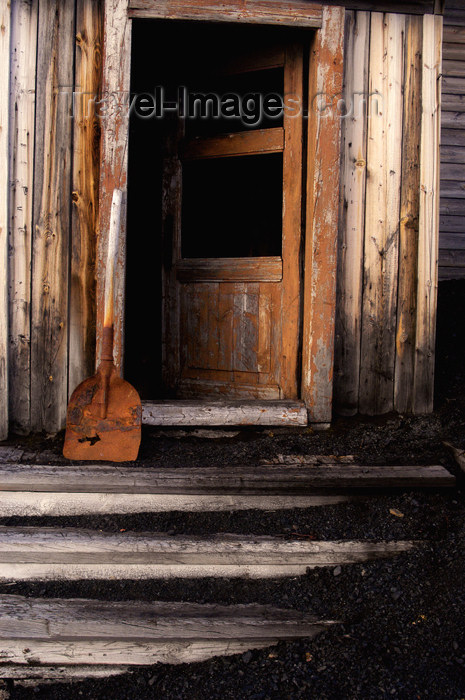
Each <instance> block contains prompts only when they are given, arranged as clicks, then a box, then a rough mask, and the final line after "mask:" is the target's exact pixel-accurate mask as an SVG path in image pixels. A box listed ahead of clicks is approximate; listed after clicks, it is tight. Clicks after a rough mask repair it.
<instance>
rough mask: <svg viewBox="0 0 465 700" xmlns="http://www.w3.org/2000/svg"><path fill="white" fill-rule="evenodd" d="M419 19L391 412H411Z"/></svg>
mask: <svg viewBox="0 0 465 700" xmlns="http://www.w3.org/2000/svg"><path fill="white" fill-rule="evenodd" d="M422 26H423V18H422V17H421V16H416V15H410V16H408V17H406V25H405V62H404V63H405V65H404V107H403V125H402V183H401V198H400V240H399V284H398V295H397V330H396V364H395V377H394V408H395V410H396V411H399V412H400V413H402V412H406V411H412V409H413V376H414V363H415V322H416V318H415V316H416V301H417V274H416V273H417V258H418V216H419V197H420V126H421V82H422V80H421V54H422Z"/></svg>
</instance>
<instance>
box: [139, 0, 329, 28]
mask: <svg viewBox="0 0 465 700" xmlns="http://www.w3.org/2000/svg"><path fill="white" fill-rule="evenodd" d="M321 14H322V6H321V5H319V4H313V3H312V4H309V3H307V2H302V0H292V2H286V3H283V2H279V0H226V1H223V2H221V4H218V3H217V2H211V1H208V0H130V1H129V16H130V17H133V18H158V19H175V20H201V21H213V22H242V23H252V24H278V25H279V26H286V25H290V26H293V27H311V28H315V27H319V26H320V25H321Z"/></svg>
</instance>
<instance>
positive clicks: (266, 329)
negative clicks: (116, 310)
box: [163, 45, 303, 399]
mask: <svg viewBox="0 0 465 700" xmlns="http://www.w3.org/2000/svg"><path fill="white" fill-rule="evenodd" d="M276 55H278V56H282V57H283V58H282V60H283V61H284V94H285V95H292V96H294V97H295V96H296V95H301V94H302V88H303V85H302V83H303V70H302V66H303V60H302V48H301V47H299V46H295V45H290V46H288V47H286V48H285V50H282V51H281V52H277V53H276ZM179 122H180V120H179V121H178V123H177V124H174V123H173V124H172V125H171V133H170V134H169V135H168V137H167V139H166V143H167V153H166V161H165V162H166V167H165V177H164V185H163V187H164V193H163V217H164V221H163V230H164V248H165V255H164V269H163V280H164V281H163V284H164V345H163V347H164V356H163V357H164V360H163V363H164V367H163V370H164V381H165V384H166V388H167V394H168V395H174V396H177V397H178V398H195V397H208V396H212V397H215V396H217V397H220V396H224V397H230V398H245V399H247V398H262V399H263V398H266V399H277V398H289V399H293V398H297V396H298V390H299V388H298V376H297V366H298V348H299V325H300V287H301V285H300V245H301V179H302V169H301V168H302V118H301V115H296V114H292V115H290V114H287V113H285V115H284V120H283V128H282V129H281V128H275V129H271V128H270V129H263V130H257V131H255V132H253V133H252V132H250V133H248V132H244V134H242V133H235V134H231V138H230V139H229V138H228V135H224V136H222V137H221V138H212V139H209V138H208V137H207V138H205V137H202V140H201V142H200V141H198V139H197V140H195V139H194V141H195V143H193V141H192V139H191V140H190V141H189V140H188V139H187V140H186V139H185V138H184V133H185V131H184V127H183V125H182V124H181V123H179ZM278 137H279V138H278ZM225 143H226V144H229V145H227V147H225V145H224V144H225ZM251 144H252V145H251ZM270 148H271V149H272V150H273V152H276V153H279V152H281V153H282V154H283V157H282V193H281V194H282V220H281V226H282V245H281V250H282V255H281V256H276V255H274V256H273V255H270V256H262V257H260V256H258V257H242V258H228V257H223V258H208V257H207V258H206V257H205V239H203V243H202V246H203V247H202V253H201V255H202V256H203V257H198V258H197V257H190V258H184V259H183V258H182V252H181V251H182V245H181V238H182V221H183V218H182V208H183V194H184V195H185V196H186V193H185V192H184V193H183V192H182V188H183V179H182V170H183V163H184V162H186V163H191V162H192V160H195V159H199V160H201V159H205V158H208V159H215V158H220V159H221V160H222V162H223V166H222V167H223V168H224V164H225V163H226V166H227V162H228V160H232V159H234V158H236V157H238V156H239V157H240V156H243V155H244V154H247V155H248V156H249V157H254V156H255V155H257V156H259V157H263V153H269V151H270ZM268 157H269V156H268ZM237 162H238V161H236V164H237ZM236 171H237V167H236ZM223 172H224V170H223ZM200 184H201V183H200ZM259 184H260V183H258V185H259ZM188 194H189V201H190V202H191V205H190V207H189V211H191V212H192V211H194V212H195V197H193V193H192V192H189V193H188ZM201 194H202V197H201V199H202V207H200V213H199V219H198V221H197V220H194V222H192V221H190V220H189V226H190V243H189V250H192V240H193V238H192V231H193V230H194V231H195V226H198V227H201V225H202V222H203V221H204V220H206V219H205V206H206V204H205V202H206V201H208V197H207V198H205V192H204V191H203V192H202V193H201ZM226 194H227V191H226ZM280 198H281V195H280ZM192 201H193V202H194V206H192ZM247 201H250V197H248V200H247ZM270 203H271V202H270ZM237 206H240V202H239V203H238V202H237V200H236V201H235V200H234V199H232V200H231V207H233V209H234V207H237ZM261 206H263V205H261ZM280 207H281V205H280ZM278 216H279V208H278ZM214 221H216V219H214ZM253 221H254V222H255V223H254V226H255V225H256V222H257V216H256V215H255V218H254V219H253ZM244 226H247V217H245V222H244ZM254 230H255V229H254V228H253V227H252V230H249V231H241V232H240V234H241V236H242V239H241V240H242V241H244V235H245V236H246V237H247V236H253V233H254ZM267 230H268V229H267ZM199 233H200V229H199ZM218 235H219V236H221V235H222V232H221V221H220V222H219V225H218ZM262 240H263V233H262ZM194 241H195V239H194ZM241 245H242V246H243V245H244V244H243V243H242V244H241ZM260 245H263V243H261V244H260ZM251 247H253V246H251ZM167 248H168V250H166V249H167ZM214 248H215V249H218V246H217V244H216V245H215V246H214ZM195 252H196V251H195V244H194V253H195ZM191 255H192V253H191Z"/></svg>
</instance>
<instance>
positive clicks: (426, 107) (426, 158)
mask: <svg viewBox="0 0 465 700" xmlns="http://www.w3.org/2000/svg"><path fill="white" fill-rule="evenodd" d="M441 38H442V17H441V16H439V15H434V16H429V15H425V17H424V18H423V52H422V60H423V73H422V117H421V147H420V213H419V242H418V291H417V304H416V308H417V319H416V355H415V369H414V411H415V413H427V412H430V411H432V410H433V391H434V358H435V342H436V305H437V282H438V267H437V259H438V237H439V163H440V151H439V142H440V128H441V127H440V124H441V110H440V96H441V80H440V72H441Z"/></svg>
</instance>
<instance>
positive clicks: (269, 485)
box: [0, 463, 455, 517]
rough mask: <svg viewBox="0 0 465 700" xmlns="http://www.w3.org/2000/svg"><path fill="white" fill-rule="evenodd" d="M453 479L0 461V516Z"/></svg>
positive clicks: (438, 469) (405, 473)
mask: <svg viewBox="0 0 465 700" xmlns="http://www.w3.org/2000/svg"><path fill="white" fill-rule="evenodd" d="M454 484H455V477H454V476H452V474H450V473H449V472H448V471H447V470H446V469H444V467H442V466H434V465H433V466H394V467H392V466H377V467H367V466H359V465H356V464H341V463H339V464H318V465H313V464H295V465H292V464H287V463H286V464H279V465H266V466H264V465H260V466H227V467H221V468H218V467H189V468H160V467H145V468H141V467H122V466H113V465H101V464H86V465H82V466H79V465H65V466H48V465H35V464H34V465H28V464H0V517H8V516H14V515H20V516H33V515H51V516H58V515H79V514H91V513H138V512H139V513H140V512H167V511H173V510H182V511H221V510H227V511H231V510H244V509H251V508H257V509H264V510H277V509H280V508H308V507H311V506H321V505H328V504H333V503H341V502H343V501H347V500H349V499H350V498H351V496H350V490H367V489H373V488H423V487H434V488H437V487H445V486H448V487H451V486H454Z"/></svg>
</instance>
